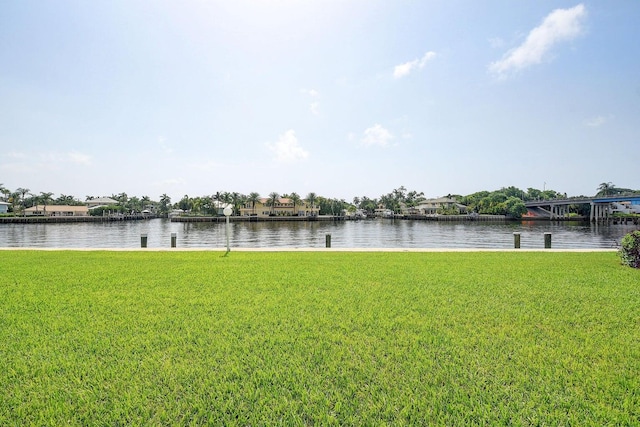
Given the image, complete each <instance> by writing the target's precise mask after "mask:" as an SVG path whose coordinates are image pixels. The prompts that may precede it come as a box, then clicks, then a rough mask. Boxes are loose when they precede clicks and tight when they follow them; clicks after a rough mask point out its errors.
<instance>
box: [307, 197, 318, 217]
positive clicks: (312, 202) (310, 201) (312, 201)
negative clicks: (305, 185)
mask: <svg viewBox="0 0 640 427" xmlns="http://www.w3.org/2000/svg"><path fill="white" fill-rule="evenodd" d="M304 201H305V202H307V203H308V204H309V205H310V206H311V213H312V214H313V208H315V207H316V202H317V201H318V196H317V195H316V193H309V194H307V197H306V198H305V199H304Z"/></svg>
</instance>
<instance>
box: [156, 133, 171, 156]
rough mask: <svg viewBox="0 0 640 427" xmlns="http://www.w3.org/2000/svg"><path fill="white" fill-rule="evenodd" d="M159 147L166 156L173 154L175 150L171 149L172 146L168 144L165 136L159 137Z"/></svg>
mask: <svg viewBox="0 0 640 427" xmlns="http://www.w3.org/2000/svg"><path fill="white" fill-rule="evenodd" d="M158 145H159V146H160V149H161V150H162V152H164V153H165V154H171V153H173V148H171V146H170V145H169V144H167V138H165V137H164V136H159V137H158Z"/></svg>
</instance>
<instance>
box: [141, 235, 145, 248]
mask: <svg viewBox="0 0 640 427" xmlns="http://www.w3.org/2000/svg"><path fill="white" fill-rule="evenodd" d="M140 247H141V248H146V247H147V235H146V234H141V235H140Z"/></svg>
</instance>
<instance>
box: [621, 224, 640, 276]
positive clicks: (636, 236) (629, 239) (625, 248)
mask: <svg viewBox="0 0 640 427" xmlns="http://www.w3.org/2000/svg"><path fill="white" fill-rule="evenodd" d="M619 252H620V258H621V259H622V264H624V265H628V266H629V267H633V268H640V230H636V231H632V232H631V233H629V234H627V235H626V236H624V237H623V238H622V243H621V245H620V251H619Z"/></svg>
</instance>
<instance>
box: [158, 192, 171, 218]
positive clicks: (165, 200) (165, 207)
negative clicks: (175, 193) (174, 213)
mask: <svg viewBox="0 0 640 427" xmlns="http://www.w3.org/2000/svg"><path fill="white" fill-rule="evenodd" d="M170 205H171V197H169V196H167V195H166V194H164V193H163V194H162V196H160V214H162V215H167V214H168V213H169V207H170Z"/></svg>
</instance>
